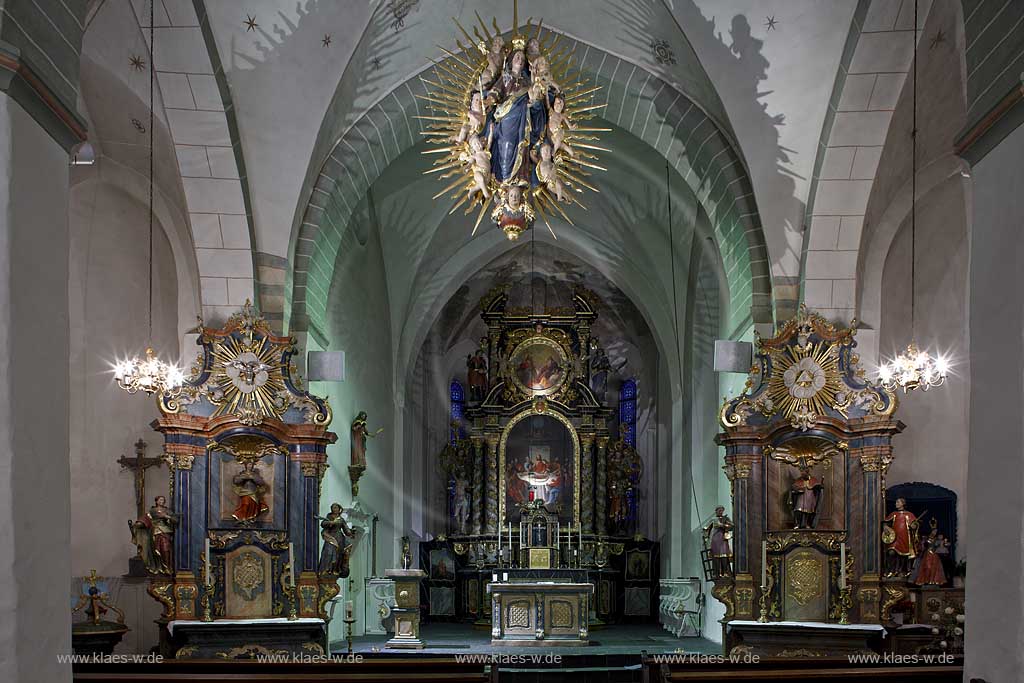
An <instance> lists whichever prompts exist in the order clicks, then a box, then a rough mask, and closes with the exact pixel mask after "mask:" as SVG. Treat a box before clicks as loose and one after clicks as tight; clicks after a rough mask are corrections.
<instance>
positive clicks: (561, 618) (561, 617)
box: [551, 600, 572, 628]
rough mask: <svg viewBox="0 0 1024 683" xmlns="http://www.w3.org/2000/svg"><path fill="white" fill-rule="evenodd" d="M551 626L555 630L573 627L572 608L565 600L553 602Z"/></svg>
mask: <svg viewBox="0 0 1024 683" xmlns="http://www.w3.org/2000/svg"><path fill="white" fill-rule="evenodd" d="M551 626H552V627H553V628H569V627H571V626H572V606H571V605H570V604H569V603H568V602H565V601H564V600H553V601H552V602H551Z"/></svg>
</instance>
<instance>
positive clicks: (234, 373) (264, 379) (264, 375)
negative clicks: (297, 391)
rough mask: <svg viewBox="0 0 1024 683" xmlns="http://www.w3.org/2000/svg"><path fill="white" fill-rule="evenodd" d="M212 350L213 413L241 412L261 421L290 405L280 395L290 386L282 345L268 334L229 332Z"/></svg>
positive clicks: (210, 396) (277, 414)
mask: <svg viewBox="0 0 1024 683" xmlns="http://www.w3.org/2000/svg"><path fill="white" fill-rule="evenodd" d="M212 350H213V358H214V371H213V376H212V378H211V381H210V384H211V386H210V389H209V390H208V392H207V394H208V397H209V399H210V401H211V402H212V403H213V404H214V405H216V406H217V410H216V411H215V412H214V417H217V416H219V415H227V414H232V415H240V416H242V417H243V418H246V419H248V420H250V421H252V422H253V423H256V424H258V423H259V422H261V421H262V420H263V418H266V417H271V416H273V417H280V416H281V414H282V413H284V411H285V410H287V409H288V405H289V403H288V402H287V401H282V400H281V399H280V396H281V395H282V392H285V391H286V390H287V388H286V387H285V383H284V376H283V374H282V372H281V370H282V366H281V362H280V349H279V348H278V347H277V346H275V345H274V344H270V343H268V340H267V338H266V337H258V338H252V337H250V339H249V340H246V339H244V338H242V339H239V338H237V337H234V336H230V337H227V338H225V339H222V340H218V341H217V342H216V343H214V344H213V349H212Z"/></svg>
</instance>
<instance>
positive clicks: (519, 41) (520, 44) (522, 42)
mask: <svg viewBox="0 0 1024 683" xmlns="http://www.w3.org/2000/svg"><path fill="white" fill-rule="evenodd" d="M512 47H513V48H515V49H516V50H522V49H523V48H524V47H526V38H523V37H522V36H518V37H516V38H513V39H512Z"/></svg>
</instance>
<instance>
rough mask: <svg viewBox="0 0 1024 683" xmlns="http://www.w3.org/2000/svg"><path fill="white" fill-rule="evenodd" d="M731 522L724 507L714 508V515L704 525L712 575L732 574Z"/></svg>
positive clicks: (718, 576)
mask: <svg viewBox="0 0 1024 683" xmlns="http://www.w3.org/2000/svg"><path fill="white" fill-rule="evenodd" d="M732 529H733V523H732V520H731V519H729V517H728V516H726V514H725V508H724V507H722V506H721V505H719V506H718V507H716V508H715V516H714V517H712V518H711V520H710V521H708V522H707V524H705V525H704V546H705V547H706V548H707V549H708V551H709V552H710V555H711V563H712V571H713V572H714V577H715V578H716V579H717V578H720V577H722V576H731V575H732V547H731V546H730V545H729V541H730V540H731V539H732Z"/></svg>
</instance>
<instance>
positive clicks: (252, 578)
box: [231, 551, 266, 600]
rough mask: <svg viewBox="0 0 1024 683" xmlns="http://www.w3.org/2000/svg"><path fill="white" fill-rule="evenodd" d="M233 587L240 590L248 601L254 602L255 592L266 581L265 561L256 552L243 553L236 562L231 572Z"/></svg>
mask: <svg viewBox="0 0 1024 683" xmlns="http://www.w3.org/2000/svg"><path fill="white" fill-rule="evenodd" d="M231 579H232V583H233V587H234V588H235V590H238V591H239V592H240V593H241V594H242V595H243V596H245V599H246V600H252V599H253V598H254V597H255V595H254V593H255V590H256V589H257V588H258V587H260V586H261V585H262V584H263V582H264V581H265V579H266V575H265V574H264V569H263V561H262V560H260V558H259V556H258V555H257V554H256V553H254V552H251V551H249V552H245V553H242V554H241V555H240V556H239V557H238V559H237V560H235V564H234V567H233V569H232V572H231Z"/></svg>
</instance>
